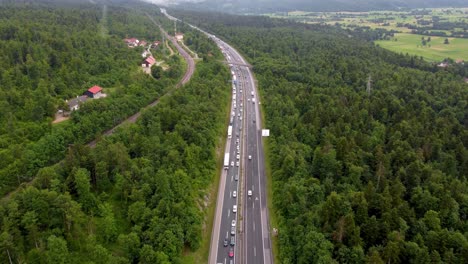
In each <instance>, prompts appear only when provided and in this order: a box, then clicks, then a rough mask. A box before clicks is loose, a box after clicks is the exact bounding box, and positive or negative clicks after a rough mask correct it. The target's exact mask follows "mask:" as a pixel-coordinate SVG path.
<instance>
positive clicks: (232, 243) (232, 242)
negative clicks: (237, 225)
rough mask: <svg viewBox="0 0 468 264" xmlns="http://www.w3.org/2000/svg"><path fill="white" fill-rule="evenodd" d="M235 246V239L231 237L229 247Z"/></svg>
mask: <svg viewBox="0 0 468 264" xmlns="http://www.w3.org/2000/svg"><path fill="white" fill-rule="evenodd" d="M235 244H236V238H235V237H231V246H234V245H235Z"/></svg>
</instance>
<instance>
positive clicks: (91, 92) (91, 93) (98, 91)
mask: <svg viewBox="0 0 468 264" xmlns="http://www.w3.org/2000/svg"><path fill="white" fill-rule="evenodd" d="M85 95H86V96H88V97H89V98H94V99H97V98H99V97H101V96H102V88H101V87H99V86H97V85H95V86H93V87H91V88H89V89H88V91H86V92H85Z"/></svg>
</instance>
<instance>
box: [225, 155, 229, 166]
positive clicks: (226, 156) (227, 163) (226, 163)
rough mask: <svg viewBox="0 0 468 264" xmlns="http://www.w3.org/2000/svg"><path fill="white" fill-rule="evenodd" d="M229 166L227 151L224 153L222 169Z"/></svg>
mask: <svg viewBox="0 0 468 264" xmlns="http://www.w3.org/2000/svg"><path fill="white" fill-rule="evenodd" d="M228 168H229V153H224V169H225V170H227V169H228Z"/></svg>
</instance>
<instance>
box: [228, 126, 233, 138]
mask: <svg viewBox="0 0 468 264" xmlns="http://www.w3.org/2000/svg"><path fill="white" fill-rule="evenodd" d="M228 138H232V126H229V127H228Z"/></svg>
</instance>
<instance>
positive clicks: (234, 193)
mask: <svg viewBox="0 0 468 264" xmlns="http://www.w3.org/2000/svg"><path fill="white" fill-rule="evenodd" d="M236 177H237V175H236ZM232 197H234V198H236V197H237V192H236V191H233V192H232Z"/></svg>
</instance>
